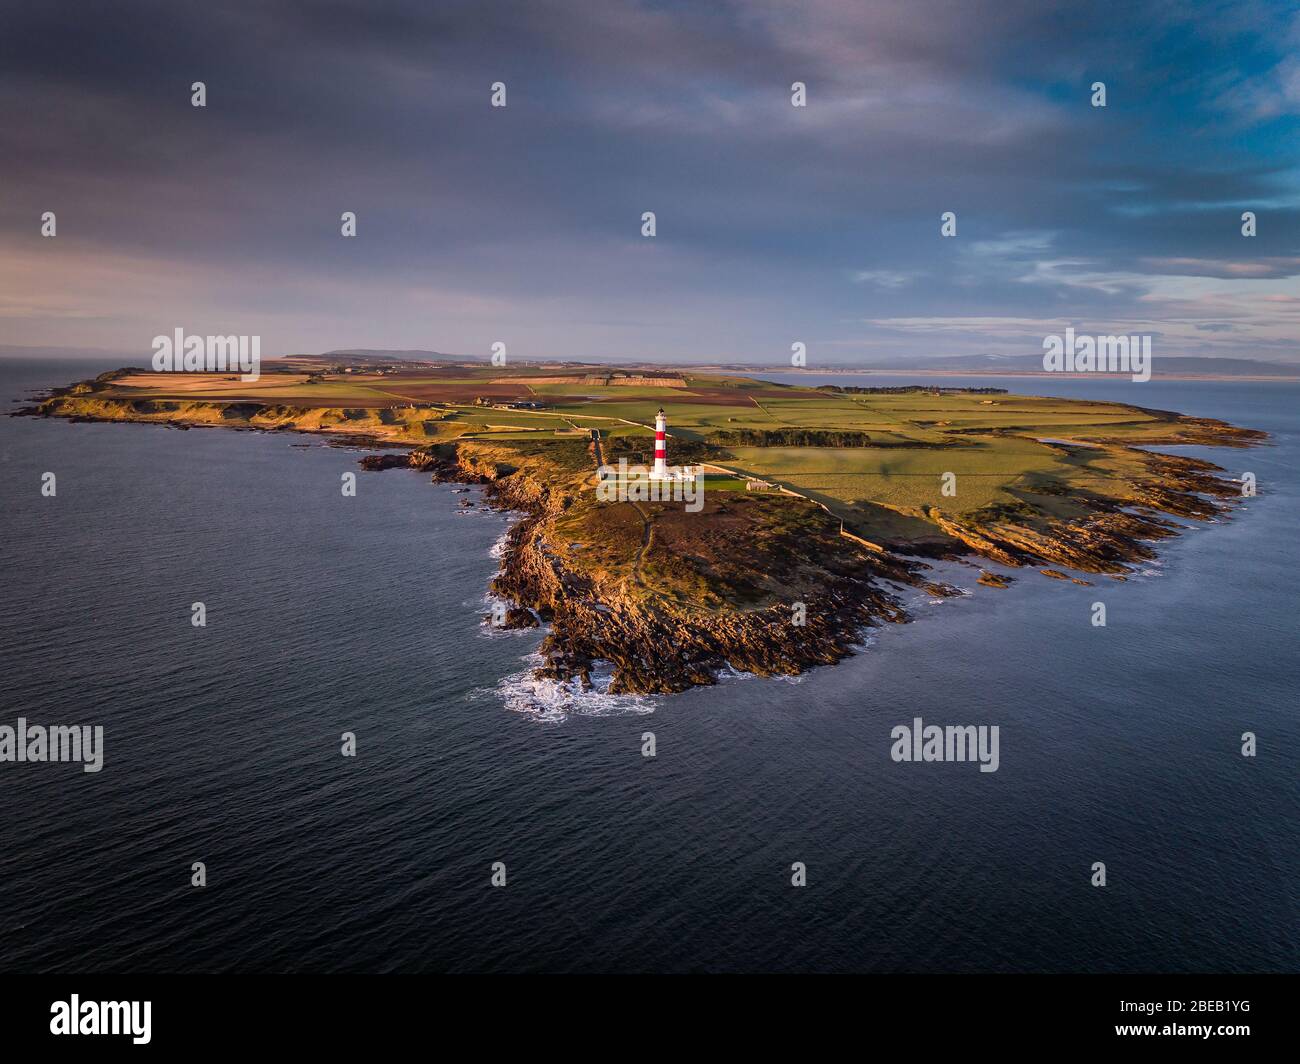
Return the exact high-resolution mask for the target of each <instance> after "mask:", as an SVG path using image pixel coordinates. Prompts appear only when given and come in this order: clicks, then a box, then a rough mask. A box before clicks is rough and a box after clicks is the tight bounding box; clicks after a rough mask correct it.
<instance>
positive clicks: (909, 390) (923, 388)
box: [817, 384, 1007, 395]
mask: <svg viewBox="0 0 1300 1064" xmlns="http://www.w3.org/2000/svg"><path fill="white" fill-rule="evenodd" d="M817 390H818V391H819V392H848V393H849V394H850V395H912V394H922V393H924V394H926V395H945V394H946V395H1006V394H1007V389H1005V388H940V387H938V386H931V385H926V384H902V385H899V386H898V387H895V388H857V387H850V386H849V385H844V384H819V385H818V386H817Z"/></svg>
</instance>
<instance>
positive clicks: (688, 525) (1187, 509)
mask: <svg viewBox="0 0 1300 1064" xmlns="http://www.w3.org/2000/svg"><path fill="white" fill-rule="evenodd" d="M128 372H132V371H117V372H116V373H113V374H105V375H103V376H102V377H100V378H98V379H97V380H95V381H89V382H82V383H81V384H78V385H74V386H72V387H69V388H65V389H58V390H56V391H54V392H52V393H51V394H50V395H49V396H48V397H46V398H45V399H44V400H42V401H41V402H40V403H39V404H38V405H36V406H34V407H29V408H27V409H25V410H23V411H20V412H19V413H24V414H29V415H37V416H45V417H58V418H65V419H68V420H73V421H121V422H142V423H153V424H166V425H171V426H175V427H179V428H191V427H222V428H232V429H244V430H261V431H272V432H274V431H295V432H312V433H321V434H325V435H327V436H328V437H330V438H332V439H334V440H338V441H346V442H350V443H365V444H371V445H375V446H379V447H384V448H388V449H387V450H382V451H378V452H377V453H373V454H369V455H367V456H365V457H364V458H362V459H361V460H360V464H361V465H362V467H363V468H365V469H368V470H375V471H379V470H384V469H392V468H412V469H416V470H420V471H423V472H425V473H427V474H428V475H429V476H430V477H431V478H432V479H433V480H435V481H444V482H457V483H473V484H481V485H483V486H484V489H485V497H486V499H487V501H488V502H489V504H491V505H493V506H498V507H501V508H505V509H508V510H511V511H515V512H517V513H518V514H519V515H520V516H519V520H518V521H517V522H516V523H515V524H514V525H513V526H512V528H511V529H510V531H509V533H508V534H507V537H506V541H505V545H504V550H503V552H502V562H501V568H500V571H499V572H498V573H497V575H496V577H495V579H494V580H493V583H492V591H493V593H494V594H495V595H496V596H498V597H499V598H501V599H502V600H505V601H506V602H508V603H510V604H511V605H510V607H509V608H508V609H506V610H505V611H504V613H503V615H502V616H500V617H496V618H493V622H492V623H497V624H499V625H501V626H503V627H507V628H514V627H532V626H536V625H538V624H545V625H547V626H548V631H547V633H546V635H545V638H544V640H543V642H542V644H541V648H540V650H541V654H542V658H543V662H542V664H541V666H540V668H539V669H538V673H539V675H540V676H542V677H546V678H550V679H554V680H557V681H561V682H572V683H577V684H580V685H587V684H589V683H590V682H591V679H592V675H593V671H594V670H595V669H596V668H598V667H600V666H602V665H607V666H608V667H611V668H612V673H613V675H612V680H611V684H610V690H611V691H613V692H635V693H668V692H675V691H682V690H685V689H687V688H689V687H692V686H697V685H703V684H710V683H713V682H715V681H716V678H717V676H718V675H719V674H720V673H721V672H723V671H726V670H736V671H739V672H747V673H754V674H757V675H760V676H772V675H793V674H796V673H799V672H802V671H803V670H805V669H808V668H810V667H813V666H816V665H824V664H832V663H834V662H836V661H839V660H840V659H842V658H843V657H845V656H846V655H848V654H851V653H853V652H854V649H855V647H857V646H859V645H860V644H861V640H862V633H863V630H864V629H866V628H870V627H872V626H875V625H879V624H884V623H902V622H906V621H907V620H908V616H907V613H906V611H905V609H904V607H903V602H902V599H901V597H900V596H901V593H902V591H903V590H904V589H906V588H913V589H916V590H919V591H923V592H925V593H926V594H929V595H932V596H939V597H942V596H948V595H953V594H957V593H958V592H957V590H956V589H955V588H953V587H950V586H948V585H946V584H944V583H942V582H937V581H935V580H933V579H932V578H931V576H930V573H931V572H932V570H931V567H930V566H929V565H928V564H927V563H926V562H925V561H923V560H922V557H927V558H930V559H971V560H977V561H978V562H980V563H984V562H992V563H996V564H998V565H1001V566H1005V567H1009V568H1013V569H1021V568H1025V567H1033V568H1038V569H1041V571H1042V572H1043V573H1045V574H1046V575H1048V576H1051V577H1055V578H1058V579H1065V580H1071V579H1073V580H1074V582H1075V583H1079V584H1086V583H1088V582H1089V581H1087V580H1084V579H1081V578H1079V577H1072V576H1070V575H1068V574H1067V573H1065V572H1061V571H1060V570H1062V569H1063V570H1070V571H1073V572H1077V573H1083V574H1088V575H1093V576H1107V577H1110V578H1114V579H1124V577H1125V574H1127V573H1128V572H1129V571H1130V570H1131V567H1132V566H1133V565H1135V564H1139V563H1143V562H1146V561H1149V560H1150V559H1151V558H1153V557H1154V556H1155V548H1154V546H1153V544H1157V543H1158V542H1159V541H1161V540H1164V539H1167V538H1169V537H1171V536H1174V535H1177V534H1178V532H1179V530H1180V527H1181V526H1180V525H1179V523H1178V522H1179V521H1189V520H1191V521H1199V520H1206V519H1210V518H1214V517H1216V516H1218V515H1221V514H1224V513H1225V512H1226V511H1227V510H1229V509H1230V507H1231V504H1232V500H1234V499H1239V498H1240V497H1241V492H1240V486H1239V485H1238V484H1236V483H1235V482H1233V481H1231V480H1228V479H1227V478H1225V477H1224V476H1223V471H1222V470H1221V469H1219V468H1218V467H1217V466H1215V465H1213V464H1212V463H1210V462H1206V461H1203V460H1199V459H1192V458H1186V457H1174V456H1170V455H1165V454H1158V453H1155V452H1152V451H1149V450H1146V449H1145V447H1146V446H1150V445H1163V444H1186V443H1198V444H1205V445H1219V446H1235V447H1244V446H1250V445H1253V444H1255V443H1258V442H1260V440H1262V439H1263V438H1264V437H1263V434H1261V433H1257V432H1254V431H1252V430H1249V429H1241V428H1237V427H1235V426H1231V425H1227V424H1225V423H1223V422H1218V421H1213V420H1211V419H1203V418H1183V417H1181V416H1180V415H1177V414H1172V413H1168V412H1163V411H1143V410H1142V409H1141V408H1125V409H1127V410H1133V411H1138V412H1140V413H1141V414H1142V415H1148V414H1149V415H1151V417H1150V418H1148V420H1149V421H1151V422H1152V423H1153V424H1154V426H1155V427H1154V428H1153V429H1149V430H1148V431H1146V434H1145V435H1144V436H1141V437H1140V438H1134V439H1132V440H1129V439H1126V438H1124V436H1123V435H1122V434H1121V433H1119V432H1112V433H1111V434H1110V435H1109V436H1107V437H1104V438H1094V439H1088V438H1087V437H1080V438H1078V439H1074V440H1070V441H1065V440H1044V439H1041V438H1036V437H1033V436H1032V435H1030V432H1031V430H1030V429H1017V430H999V431H998V432H996V433H990V432H989V431H988V430H986V429H980V428H976V427H972V428H968V429H965V430H961V431H959V430H957V429H951V430H950V431H940V430H939V429H934V428H923V429H922V430H919V431H924V432H925V433H927V435H925V438H924V439H923V440H920V441H919V442H915V443H913V442H909V441H908V440H884V439H880V438H878V437H876V438H870V437H866V436H863V438H858V437H856V436H855V437H853V438H851V439H850V438H848V437H847V436H846V435H845V433H844V432H840V433H839V434H838V435H837V436H836V437H835V439H833V440H830V439H829V438H827V437H825V432H824V431H823V432H822V434H821V435H816V434H814V435H812V436H808V437H807V439H806V440H805V439H804V438H803V437H799V438H798V439H795V437H794V436H792V435H791V433H790V432H789V431H785V430H782V431H783V432H785V434H784V435H781V436H780V437H779V438H776V439H775V440H769V439H767V438H766V437H763V436H761V435H756V434H755V433H756V430H749V431H748V432H742V431H741V430H732V431H731V435H730V436H725V435H719V436H715V438H714V439H713V440H712V441H710V440H709V439H707V438H705V439H697V440H695V441H694V442H678V443H675V444H674V447H675V448H676V450H677V453H678V455H679V460H683V459H682V458H681V456H689V457H688V458H686V459H685V460H689V461H692V462H696V461H706V462H708V461H713V462H722V461H724V460H725V461H726V462H728V463H729V466H730V465H734V464H735V458H736V455H735V454H734V453H733V451H732V450H729V449H728V447H729V446H730V447H740V448H742V452H741V453H742V455H743V454H746V453H749V454H751V455H752V451H751V452H745V451H744V450H743V448H745V447H750V446H751V445H753V444H755V443H756V442H757V444H759V445H760V450H761V447H762V446H763V445H773V446H775V447H776V448H778V449H779V448H781V447H785V448H787V449H788V448H789V447H790V446H791V440H792V439H795V444H794V446H796V447H797V446H799V445H800V444H801V443H803V444H807V443H808V441H809V440H811V441H812V443H811V447H812V448H813V449H816V448H821V450H820V451H818V453H832V451H833V450H834V449H835V448H837V447H838V448H839V449H841V450H846V449H847V450H850V451H851V452H852V453H853V455H854V456H855V457H856V456H857V455H864V456H867V457H865V458H863V459H862V461H863V462H867V463H870V462H880V461H883V460H882V459H879V458H875V457H871V456H872V455H874V454H882V453H889V454H893V453H897V452H898V451H899V450H900V449H907V448H910V449H911V450H913V451H917V450H921V449H924V450H925V451H926V452H927V453H936V454H944V453H945V452H948V453H954V454H955V453H960V454H971V453H973V452H977V451H978V450H979V449H980V447H981V445H982V441H984V440H987V439H989V438H990V436H996V437H998V438H999V439H1007V438H1010V439H1014V440H1020V441H1031V440H1032V441H1033V442H1034V445H1035V447H1036V448H1038V450H1040V451H1043V452H1047V453H1048V454H1050V455H1055V456H1059V457H1060V459H1061V464H1060V468H1061V469H1062V470H1064V471H1065V472H1067V473H1068V472H1070V471H1072V470H1075V469H1085V470H1086V471H1087V472H1088V473H1089V476H1090V477H1092V479H1090V480H1085V481H1081V482H1074V483H1070V482H1066V481H1065V480H1062V479H1060V478H1059V477H1057V476H1054V475H1052V474H1051V473H1050V472H1045V471H1042V470H1041V469H1040V468H1038V467H1034V468H1030V469H1028V470H1027V472H1026V474H1025V475H1024V476H1023V477H1021V478H1018V479H1015V480H1013V481H1011V482H1009V485H1008V488H1007V489H1006V490H1005V491H1004V492H1003V493H1002V495H1001V496H999V497H997V499H996V501H993V502H990V503H988V504H986V505H982V506H975V507H973V508H967V509H958V508H956V507H955V506H953V505H951V504H948V503H947V502H946V501H945V500H942V499H940V500H937V501H933V502H928V503H924V504H921V505H915V506H910V507H909V506H903V505H894V506H889V505H886V504H885V503H883V502H880V503H878V502H872V501H868V500H855V501H854V503H853V505H852V506H851V507H850V508H849V509H847V510H844V511H843V512H845V513H848V514H849V517H850V519H851V522H853V523H850V521H846V520H844V519H843V517H842V516H841V515H837V513H836V512H835V511H834V510H833V509H832V508H831V507H830V506H828V505H827V503H826V501H823V499H822V498H820V497H818V495H817V493H816V492H807V493H805V492H800V491H797V490H791V489H787V488H784V487H783V488H782V490H780V491H769V490H762V491H755V492H749V491H746V490H744V489H745V487H746V485H745V484H744V483H743V481H741V482H740V483H739V489H740V490H736V489H735V488H732V489H731V490H717V491H709V492H706V493H705V497H704V500H703V505H702V507H701V508H700V509H699V510H698V511H697V512H686V511H685V509H684V507H683V506H682V504H681V503H680V502H679V503H671V502H638V501H622V502H602V501H599V500H598V499H597V497H596V492H595V477H596V467H597V466H598V465H599V464H601V463H602V462H612V461H615V460H616V458H618V457H628V458H630V459H632V460H640V459H643V457H644V453H645V451H644V449H645V440H644V437H642V438H639V439H638V438H636V437H635V436H619V435H607V436H606V438H605V440H604V441H603V448H602V445H601V444H597V443H594V442H592V440H591V439H590V436H589V434H588V433H586V432H585V431H582V430H574V431H572V432H566V431H565V430H563V429H561V430H559V431H554V432H543V431H532V432H529V433H522V432H514V433H510V432H498V433H495V434H494V433H492V432H487V433H481V434H480V433H473V432H469V433H466V432H465V431H464V425H463V424H462V425H461V427H460V429H459V430H457V429H454V428H453V423H452V420H451V418H450V416H449V410H448V409H446V408H444V407H443V406H440V405H438V404H429V405H421V404H418V403H410V404H408V405H406V406H402V407H393V406H379V407H376V406H350V405H346V404H343V405H338V406H332V405H313V404H303V403H292V402H282V401H281V402H268V401H253V400H251V399H248V398H235V399H231V400H228V401H215V400H212V399H186V398H178V397H174V396H172V397H158V396H149V395H145V394H119V391H118V389H117V388H116V387H115V384H116V382H117V381H118V380H119V379H120V377H121V375H122V374H124V373H128ZM1058 402H1059V401H1058ZM461 416H462V417H463V416H465V415H463V414H462V415H461ZM492 416H493V417H505V416H506V415H500V414H494V415H492ZM508 416H509V417H513V418H518V417H520V416H519V415H513V414H512V415H508ZM605 420H610V419H605ZM627 424H629V423H627V422H624V423H623V425H625V426H626V425H627ZM915 424H917V425H918V426H924V425H925V424H926V423H924V422H919V421H918V422H915ZM935 424H937V425H939V426H940V427H941V428H942V427H944V426H948V425H949V422H948V421H942V422H937V423H935ZM457 431H459V432H460V435H456V434H455V433H456V432H457ZM622 431H623V432H626V431H627V429H626V428H623V429H622ZM819 431H820V430H819ZM859 435H862V434H859ZM846 440H847V442H846ZM1138 444H1140V445H1141V446H1137V445H1138ZM398 448H400V450H399V449H398ZM766 453H768V452H766V451H761V453H760V457H762V456H763V455H765V454H766ZM835 453H839V451H835ZM1007 453H1010V452H1007ZM890 460H891V461H892V460H894V459H890ZM946 461H949V460H948V459H945V462H946ZM1035 461H1037V462H1039V466H1041V456H1039V455H1038V454H1037V452H1035ZM729 466H722V467H720V468H724V469H726V468H729ZM733 480H734V478H733ZM976 483H978V481H977V482H976ZM1089 485H1092V486H1089ZM830 501H831V502H833V501H834V500H830ZM900 530H901V531H900ZM902 532H906V534H905V535H904V534H901V533H902ZM883 533H890V534H883ZM1053 567H1055V568H1053ZM978 571H979V573H980V576H979V580H978V583H980V584H981V585H984V586H986V587H1006V586H1007V584H1008V582H1009V581H1010V579H1011V578H1010V577H1007V576H1005V575H999V574H997V573H992V572H989V571H988V570H986V569H979V570H978Z"/></svg>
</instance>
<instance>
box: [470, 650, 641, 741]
mask: <svg viewBox="0 0 1300 1064" xmlns="http://www.w3.org/2000/svg"><path fill="white" fill-rule="evenodd" d="M522 660H523V661H524V662H526V663H527V668H525V669H523V670H522V671H520V672H516V673H512V674H511V675H509V676H506V677H503V678H502V680H501V681H500V682H499V683H498V684H497V686H496V689H495V690H494V691H491V692H488V691H487V690H486V689H480V690H479V691H476V692H474V694H475V695H478V696H483V695H485V694H488V693H491V694H493V695H495V696H496V697H497V699H499V700H500V702H501V704H502V705H503V706H504V707H505V708H506V709H508V710H510V711H511V712H512V713H524V714H527V715H528V716H530V717H532V718H533V719H535V720H536V721H537V722H538V723H540V724H560V723H563V722H564V721H565V720H568V719H569V718H570V717H575V716H578V717H616V716H628V715H636V716H642V715H645V714H648V713H653V712H654V710H655V698H654V696H652V695H614V694H610V693H609V684H610V681H611V680H612V679H613V676H614V671H613V668H612V667H609V666H607V667H604V668H600V669H593V670H592V674H591V683H592V685H591V687H590V688H588V689H586V690H584V689H583V687H582V685H581V684H580V683H579V682H578V681H577V680H571V681H567V682H565V681H561V680H548V679H543V678H539V677H537V676H535V675H533V673H534V670H535V669H537V667H538V666H540V665H541V664H542V655H541V654H537V653H533V654H529V655H528V656H527V657H525V658H523V659H522Z"/></svg>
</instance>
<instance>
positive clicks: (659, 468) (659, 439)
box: [650, 407, 668, 480]
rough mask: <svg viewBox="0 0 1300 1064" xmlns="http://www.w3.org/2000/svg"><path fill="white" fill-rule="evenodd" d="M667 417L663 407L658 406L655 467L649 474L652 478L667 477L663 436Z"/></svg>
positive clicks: (666, 433) (665, 431) (662, 478)
mask: <svg viewBox="0 0 1300 1064" xmlns="http://www.w3.org/2000/svg"><path fill="white" fill-rule="evenodd" d="M667 430H668V418H667V417H666V416H665V415H664V408H663V407H660V408H659V413H658V414H656V415H655V467H654V471H653V472H652V473H651V474H650V477H651V479H652V480H667V479H668V445H667V443H666V442H665V438H666V437H667V435H668V432H667Z"/></svg>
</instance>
